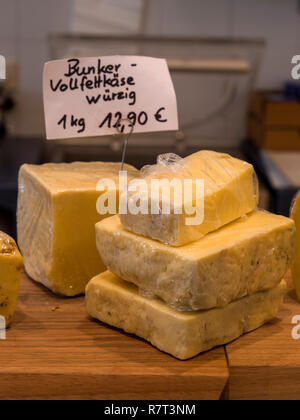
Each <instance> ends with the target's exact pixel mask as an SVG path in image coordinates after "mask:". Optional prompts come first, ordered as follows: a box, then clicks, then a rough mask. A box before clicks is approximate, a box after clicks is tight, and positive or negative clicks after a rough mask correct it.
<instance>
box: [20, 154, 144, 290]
mask: <svg viewBox="0 0 300 420" xmlns="http://www.w3.org/2000/svg"><path fill="white" fill-rule="evenodd" d="M119 170H120V164H119V163H102V162H92V163H84V162H75V163H70V164H63V163H61V164H45V165H40V166H38V165H24V166H22V168H21V170H20V174H19V196H18V213H17V224H18V242H19V245H20V249H21V252H22V254H23V257H24V265H25V269H26V271H27V273H28V274H29V276H30V277H32V278H33V279H34V280H36V281H37V282H40V283H42V284H44V285H45V286H46V287H48V288H50V289H51V290H53V292H55V293H58V294H61V295H65V296H75V295H79V294H82V293H84V290H85V286H86V284H87V282H88V281H89V280H90V279H91V277H93V276H95V275H96V274H98V273H100V272H102V271H104V270H105V269H106V268H105V266H104V264H103V262H102V261H101V259H100V258H99V254H98V252H97V249H96V242H95V223H97V222H99V221H100V220H101V219H103V218H104V217H107V216H108V215H105V216H101V215H100V214H98V212H97V209H96V203H97V199H98V198H99V196H100V195H101V194H102V193H100V192H99V191H97V190H96V186H97V183H98V181H100V180H101V179H102V180H103V179H106V178H109V179H111V180H112V181H114V182H115V184H116V187H115V189H116V191H115V193H116V196H117V198H118V179H119ZM125 170H127V171H128V177H129V178H130V177H132V176H137V174H138V171H137V170H136V169H134V168H133V167H130V166H128V165H127V166H126V168H125ZM111 192H112V193H114V191H111Z"/></svg>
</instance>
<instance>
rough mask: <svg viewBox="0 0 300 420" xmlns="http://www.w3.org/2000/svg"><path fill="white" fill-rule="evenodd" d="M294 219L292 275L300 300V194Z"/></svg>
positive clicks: (295, 205) (294, 211)
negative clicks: (294, 234) (294, 245)
mask: <svg viewBox="0 0 300 420" xmlns="http://www.w3.org/2000/svg"><path fill="white" fill-rule="evenodd" d="M292 218H293V219H294V221H295V223H296V251H295V258H294V261H293V266H292V273H293V279H294V284H295V288H296V292H297V296H298V299H299V300H300V192H299V193H298V195H297V197H296V199H295V203H294V206H293V209H292Z"/></svg>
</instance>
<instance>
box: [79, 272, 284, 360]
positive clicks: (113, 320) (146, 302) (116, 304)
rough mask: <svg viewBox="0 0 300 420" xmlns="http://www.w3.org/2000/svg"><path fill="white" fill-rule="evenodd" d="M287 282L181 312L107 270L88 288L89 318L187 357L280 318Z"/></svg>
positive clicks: (87, 304) (166, 350) (177, 355)
mask: <svg viewBox="0 0 300 420" xmlns="http://www.w3.org/2000/svg"><path fill="white" fill-rule="evenodd" d="M285 290H286V284H285V282H284V281H282V282H281V283H280V284H279V285H277V286H276V287H274V288H272V289H270V290H268V291H265V292H258V293H255V294H253V295H251V296H248V297H245V298H242V299H240V300H237V301H235V302H232V303H230V304H229V305H227V306H226V307H224V308H218V309H211V310H210V311H198V312H177V311H175V310H174V309H172V308H169V307H168V306H166V305H165V304H164V303H162V302H161V301H160V300H150V299H147V298H145V297H143V296H141V295H140V294H139V293H138V290H137V288H136V287H135V286H133V285H131V284H129V283H126V282H124V281H123V280H121V279H119V278H118V277H116V276H115V275H113V274H112V273H111V272H109V271H106V272H105V273H102V274H100V275H99V276H97V277H95V278H93V279H92V280H91V281H90V283H89V284H88V286H87V289H86V306H87V311H88V313H89V315H90V316H92V317H93V318H96V319H98V320H100V321H102V322H105V323H107V324H109V325H112V326H114V327H117V328H121V329H122V330H124V331H126V332H128V333H132V334H135V335H137V336H139V337H142V338H144V339H145V340H147V341H149V342H150V343H151V344H153V345H154V346H155V347H157V348H159V349H160V350H162V351H164V352H166V353H170V354H171V355H173V356H175V357H177V358H178V359H181V360H185V359H189V358H191V357H194V356H196V355H197V354H199V353H201V352H204V351H207V350H210V349H212V348H213V347H216V346H220V345H223V344H227V343H229V342H230V341H232V340H235V339H236V338H238V337H240V336H241V335H242V334H244V333H246V332H249V331H252V330H255V329H256V328H258V327H260V326H262V325H263V324H264V323H266V322H268V321H270V320H271V319H273V318H274V317H276V315H277V313H278V310H279V309H280V306H281V304H282V301H283V296H284V293H285Z"/></svg>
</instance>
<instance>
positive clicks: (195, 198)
mask: <svg viewBox="0 0 300 420" xmlns="http://www.w3.org/2000/svg"><path fill="white" fill-rule="evenodd" d="M141 173H142V179H143V180H144V181H145V184H144V185H146V186H147V192H145V194H144V196H145V198H146V199H147V202H148V203H147V205H146V207H147V209H146V211H141V212H139V213H138V214H133V212H132V211H131V209H130V206H131V204H132V202H133V201H134V200H135V199H136V194H135V192H133V191H130V190H129V193H128V196H129V198H128V211H126V212H124V213H125V214H120V219H121V222H122V224H123V226H124V227H125V228H126V229H128V230H130V231H131V232H134V233H136V234H138V235H143V236H145V237H148V238H152V239H156V240H158V241H160V242H162V243H164V244H167V245H172V246H181V245H185V244H187V243H190V242H192V241H196V240H198V239H200V238H201V237H203V236H204V235H206V234H207V233H209V232H212V231H214V230H217V229H219V228H220V227H222V226H224V225H226V224H228V223H230V222H232V221H233V220H236V219H238V218H239V217H241V216H244V215H245V214H247V213H250V212H251V211H253V210H254V209H255V208H256V207H257V203H258V183H257V177H256V175H255V171H254V169H253V166H252V165H250V164H249V163H247V162H244V161H241V160H239V159H235V158H233V157H231V156H229V155H226V154H222V153H216V152H213V151H205V150H204V151H200V152H198V153H195V154H193V155H191V156H188V157H187V158H185V159H182V158H180V157H179V156H176V155H174V154H168V155H162V156H159V158H158V162H157V164H156V165H153V166H147V167H145V168H144V169H143V170H142V171H141ZM174 179H175V180H176V181H179V182H181V185H182V188H181V192H180V191H179V190H178V188H177V187H173V186H172V185H171V187H170V195H168V194H165V193H164V190H163V188H164V187H159V186H158V187H157V188H156V189H155V188H154V182H157V180H169V182H172V180H174ZM154 180H155V181H154ZM188 181H191V184H188ZM164 182H165V181H164ZM173 182H174V181H173ZM185 182H186V184H185ZM176 185H177V184H176ZM189 185H191V187H190V193H189V194H188V192H189V190H188V186H189ZM201 185H203V187H202V188H203V191H202V192H201ZM198 187H199V188H198ZM142 188H143V184H142V183H141V186H140V187H139V189H140V190H141V189H142ZM154 189H155V194H153V192H154ZM179 189H180V187H179ZM198 189H199V191H198ZM147 193H148V196H147ZM180 194H181V197H179V196H180ZM167 201H168V202H169V203H170V206H169V205H168V203H166V202H167ZM155 202H156V203H155ZM131 207H132V206H131ZM157 208H158V209H159V210H158V211H156V209H157ZM164 208H166V211H164ZM169 208H170V211H168V210H169ZM153 209H155V211H153ZM193 211H194V212H195V216H194V218H193V217H191V214H192V212H193ZM197 212H199V215H198V217H197ZM201 213H202V214H201Z"/></svg>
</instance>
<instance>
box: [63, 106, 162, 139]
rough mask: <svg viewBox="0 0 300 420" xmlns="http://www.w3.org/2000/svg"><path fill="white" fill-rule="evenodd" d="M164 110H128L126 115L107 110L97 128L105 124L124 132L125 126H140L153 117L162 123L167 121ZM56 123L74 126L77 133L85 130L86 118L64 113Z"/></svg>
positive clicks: (66, 127)
mask: <svg viewBox="0 0 300 420" xmlns="http://www.w3.org/2000/svg"><path fill="white" fill-rule="evenodd" d="M164 111H165V108H164V107H161V108H159V109H158V110H157V112H155V113H154V114H153V115H148V113H147V112H145V111H141V112H140V113H136V112H129V113H128V114H127V115H123V114H122V112H116V113H115V114H113V113H112V112H109V113H108V114H107V115H106V116H105V118H104V119H103V120H102V121H101V123H100V124H99V128H102V127H105V126H106V127H108V128H115V129H116V131H117V132H120V133H124V132H125V130H126V128H127V127H128V128H132V127H135V126H136V125H137V124H139V125H140V126H144V125H146V124H147V123H148V121H149V118H153V119H154V120H155V121H157V122H160V123H162V124H164V123H166V122H168V120H167V118H165V117H164V115H163V112H164ZM126 121H127V124H126ZM57 124H58V125H59V126H62V127H63V129H64V130H66V129H68V128H74V129H76V130H77V133H84V132H85V130H86V120H85V118H84V117H76V116H74V115H70V116H68V115H67V114H65V115H64V116H63V117H62V118H61V119H60V120H59V121H58V123H57Z"/></svg>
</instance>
